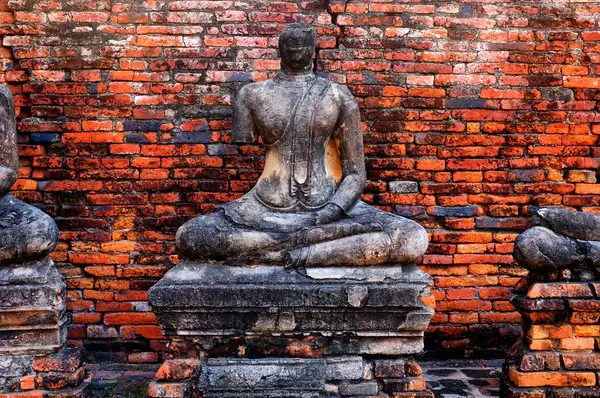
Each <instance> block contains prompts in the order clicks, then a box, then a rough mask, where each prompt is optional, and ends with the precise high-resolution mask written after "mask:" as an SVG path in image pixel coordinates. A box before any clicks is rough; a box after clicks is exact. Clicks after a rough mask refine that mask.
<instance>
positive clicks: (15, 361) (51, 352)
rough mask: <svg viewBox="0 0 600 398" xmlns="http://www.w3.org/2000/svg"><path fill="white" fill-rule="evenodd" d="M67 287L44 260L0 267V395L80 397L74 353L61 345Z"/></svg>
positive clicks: (83, 385) (81, 382)
mask: <svg viewBox="0 0 600 398" xmlns="http://www.w3.org/2000/svg"><path fill="white" fill-rule="evenodd" d="M66 292H67V286H66V283H65V281H64V279H63V277H62V275H61V274H60V273H59V272H58V270H57V269H56V267H55V266H54V264H53V263H52V261H51V260H50V259H49V258H45V259H43V260H41V261H32V262H29V263H25V264H13V265H6V266H1V267H0V394H1V395H2V396H3V397H7V396H8V397H10V396H11V395H13V394H14V396H15V397H18V396H20V395H19V392H21V393H22V392H28V393H35V394H39V395H40V396H41V395H42V394H43V395H44V396H47V397H58V396H61V397H84V396H86V395H87V392H88V390H89V388H88V387H89V380H85V378H86V374H85V369H84V367H83V364H82V360H81V352H80V350H79V349H78V348H66V347H64V344H65V341H66V334H67V331H66V324H67V315H66Z"/></svg>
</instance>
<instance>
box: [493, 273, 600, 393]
mask: <svg viewBox="0 0 600 398" xmlns="http://www.w3.org/2000/svg"><path fill="white" fill-rule="evenodd" d="M511 302H512V303H513V305H514V306H515V307H516V308H517V310H518V311H519V312H520V313H521V315H522V325H523V334H522V335H523V338H522V340H521V341H519V342H518V343H517V344H516V345H515V346H514V347H513V349H512V351H511V352H510V353H509V357H508V359H507V360H506V364H505V366H504V375H503V389H502V396H503V397H505V398H555V397H556V398H599V397H600V378H599V377H598V374H599V372H600V283H585V282H552V283H545V282H537V283H530V282H528V281H527V280H523V281H522V282H521V283H520V284H519V285H518V286H517V288H516V290H515V293H514V294H513V295H512V296H511Z"/></svg>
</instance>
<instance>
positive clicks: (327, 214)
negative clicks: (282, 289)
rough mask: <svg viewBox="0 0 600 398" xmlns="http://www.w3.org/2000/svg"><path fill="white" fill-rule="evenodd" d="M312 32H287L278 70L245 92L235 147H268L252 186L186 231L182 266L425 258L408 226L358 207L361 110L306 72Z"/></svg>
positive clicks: (301, 28)
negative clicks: (192, 262) (258, 142)
mask: <svg viewBox="0 0 600 398" xmlns="http://www.w3.org/2000/svg"><path fill="white" fill-rule="evenodd" d="M315 43H316V31H315V30H314V29H312V28H310V27H309V26H307V25H304V24H291V25H288V26H287V27H286V28H285V29H284V31H283V32H282V34H281V37H280V39H279V52H280V55H281V71H280V73H279V74H278V75H277V76H276V77H275V78H274V79H271V80H267V81H263V82H258V83H252V84H248V85H246V86H245V87H243V88H242V89H241V90H240V91H239V93H238V95H237V98H236V101H235V104H234V120H233V141H234V142H235V143H240V144H244V143H253V142H255V141H256V140H257V138H258V137H260V138H262V141H263V143H264V144H265V145H266V159H265V166H264V170H263V173H262V175H261V176H260V178H259V180H258V182H257V184H256V186H255V187H254V188H253V189H252V190H251V191H250V192H249V193H247V194H246V195H244V196H243V197H242V198H240V199H237V200H234V201H232V202H230V203H227V204H224V205H220V206H218V207H217V210H216V212H215V213H212V214H208V215H204V216H200V217H197V218H195V219H193V220H191V221H188V222H187V223H185V224H184V225H183V226H182V227H181V228H180V229H179V230H178V232H177V246H178V248H179V250H180V251H181V252H182V253H183V254H184V255H185V256H186V257H187V258H189V259H203V260H225V261H226V262H228V263H233V264H236V263H237V264H240V263H249V262H253V263H262V264H268V263H274V264H278V263H280V264H285V265H286V266H287V267H291V268H296V267H311V266H331V265H343V266H359V265H376V264H405V263H412V262H415V261H416V260H417V258H418V257H420V256H421V255H423V254H424V252H425V250H426V249H427V243H428V239H427V233H426V231H425V230H424V229H423V227H421V226H420V225H419V224H417V223H416V222H414V221H411V220H408V219H405V218H402V217H400V216H397V215H393V214H391V213H387V212H384V211H381V210H378V209H376V208H374V207H371V206H369V205H367V204H365V203H363V202H362V201H360V200H359V198H360V195H361V193H362V190H363V188H364V185H365V182H366V171H365V164H364V149H363V138H362V131H361V123H360V112H359V107H358V104H357V102H356V100H355V99H354V97H353V96H352V94H351V93H350V92H349V91H348V89H346V88H345V87H343V86H341V85H338V84H335V83H331V82H330V81H328V80H326V79H324V78H321V77H317V76H315V75H314V74H313V72H312V65H313V54H314V50H315Z"/></svg>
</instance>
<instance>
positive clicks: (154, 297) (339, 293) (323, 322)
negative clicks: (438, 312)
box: [149, 24, 434, 398]
mask: <svg viewBox="0 0 600 398" xmlns="http://www.w3.org/2000/svg"><path fill="white" fill-rule="evenodd" d="M315 42H316V32H315V30H314V29H312V28H310V27H309V26H306V25H304V24H291V25H288V26H287V27H286V28H285V29H284V30H283V33H282V34H281V37H280V39H279V51H280V55H281V71H280V73H279V74H278V75H277V76H276V77H275V78H273V79H271V80H267V81H264V82H259V83H252V84H249V85H247V86H245V87H243V88H242V89H241V90H240V91H239V92H238V95H237V100H236V101H235V105H234V106H235V109H234V123H233V139H234V141H235V142H238V143H248V142H254V141H255V140H256V139H257V138H258V137H260V138H262V141H263V143H264V144H265V145H266V147H267V151H266V162H265V167H264V171H263V173H262V175H261V177H260V179H259V180H258V183H257V184H256V186H255V187H254V188H253V189H252V190H251V191H250V192H249V193H248V194H246V195H245V196H243V197H242V198H240V199H238V200H235V201H233V202H230V203H227V204H224V205H222V206H220V207H219V208H218V209H217V211H216V212H215V213H212V214H208V215H203V216H200V217H197V218H195V219H193V220H191V221H189V222H187V223H186V224H184V225H183V226H182V227H181V228H180V229H179V231H178V233H177V246H178V248H179V250H180V252H181V253H182V254H183V257H184V258H185V260H184V261H182V262H181V263H180V264H179V265H177V266H176V267H175V268H173V269H172V270H170V271H169V272H168V273H167V274H166V275H165V276H164V277H163V279H161V281H160V282H159V283H158V284H156V285H155V286H154V287H153V288H152V289H151V290H150V302H151V304H152V307H153V309H154V311H155V313H156V314H157V315H158V318H159V320H160V323H161V326H162V328H163V331H164V332H165V334H166V335H167V336H170V338H171V343H170V356H169V359H168V360H167V361H166V362H165V363H164V364H163V366H162V367H161V369H160V370H159V371H158V373H157V381H156V382H154V383H153V384H152V385H151V386H150V390H149V394H150V395H151V396H154V397H159V396H160V397H165V396H175V395H177V396H189V395H190V394H192V393H193V391H194V390H196V391H200V392H202V393H203V394H204V395H203V396H204V397H205V398H211V397H220V398H225V397H237V396H240V394H241V393H243V396H244V397H319V396H321V395H322V394H324V393H326V394H329V395H328V396H339V397H342V396H367V395H377V396H381V397H389V396H394V397H404V396H406V397H409V396H410V397H431V396H432V395H431V392H430V391H427V390H426V387H425V382H424V379H423V376H422V374H421V371H420V368H419V366H418V365H417V364H416V363H415V362H414V361H412V360H411V359H410V358H409V357H410V355H412V354H417V353H419V352H421V351H422V350H423V331H424V330H425V328H426V327H427V326H428V324H429V321H430V320H431V317H432V315H433V312H434V311H433V308H432V307H433V304H434V301H433V297H432V295H431V285H432V281H431V278H430V277H429V276H428V275H427V274H425V273H424V272H423V271H421V270H420V269H419V268H418V267H417V266H416V265H414V262H415V261H416V260H417V258H419V257H420V256H421V255H422V254H424V253H425V250H426V249H427V233H426V232H425V230H424V229H423V228H422V227H421V226H420V225H419V224H417V223H415V222H413V221H411V220H407V219H405V218H402V217H399V216H396V215H393V214H390V213H386V212H384V211H381V210H378V209H375V208H374V207H371V206H369V205H367V204H365V203H363V202H361V201H360V200H359V198H360V195H361V193H362V190H363V187H364V184H365V181H366V174H365V165H364V154H363V141H362V131H361V125H360V113H359V108H358V105H357V103H356V101H355V99H354V97H353V96H352V95H351V94H350V92H349V91H348V89H346V88H345V87H343V86H341V85H338V84H335V83H331V82H329V81H328V80H326V79H324V78H322V77H318V76H315V75H314V74H313V72H312V65H313V59H312V58H313V54H314V50H315Z"/></svg>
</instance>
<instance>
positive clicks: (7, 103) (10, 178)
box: [0, 86, 19, 195]
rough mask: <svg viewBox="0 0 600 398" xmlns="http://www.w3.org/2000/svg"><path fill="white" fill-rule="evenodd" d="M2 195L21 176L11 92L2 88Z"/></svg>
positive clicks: (0, 139) (0, 94)
mask: <svg viewBox="0 0 600 398" xmlns="http://www.w3.org/2000/svg"><path fill="white" fill-rule="evenodd" d="M0 106H1V108H2V109H0V195H3V194H5V193H6V192H8V190H9V189H10V187H12V185H13V184H14V183H15V181H16V180H17V177H18V174H19V153H18V149H17V123H16V120H15V111H14V102H13V97H12V94H11V92H10V90H9V89H8V88H7V87H6V86H0Z"/></svg>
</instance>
